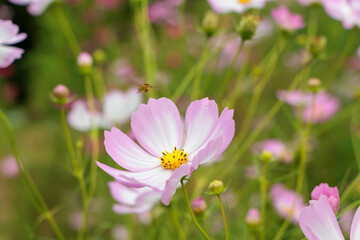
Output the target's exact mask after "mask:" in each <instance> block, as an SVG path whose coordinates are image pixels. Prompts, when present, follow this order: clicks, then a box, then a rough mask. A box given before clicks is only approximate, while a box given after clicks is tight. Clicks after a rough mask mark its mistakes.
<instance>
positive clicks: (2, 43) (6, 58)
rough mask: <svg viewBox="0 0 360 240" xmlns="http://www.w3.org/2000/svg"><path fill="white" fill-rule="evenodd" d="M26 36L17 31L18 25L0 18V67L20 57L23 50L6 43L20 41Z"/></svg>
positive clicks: (7, 65)
mask: <svg viewBox="0 0 360 240" xmlns="http://www.w3.org/2000/svg"><path fill="white" fill-rule="evenodd" d="M26 37H27V35H26V33H19V27H18V26H17V25H16V24H14V23H13V22H12V21H11V20H0V68H6V67H9V66H10V64H12V63H13V62H14V61H15V60H16V59H20V58H21V55H22V54H23V53H24V50H23V49H21V48H17V47H11V46H8V45H9V44H15V43H18V42H21V41H23V40H24V39H25V38H26Z"/></svg>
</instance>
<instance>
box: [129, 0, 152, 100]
mask: <svg viewBox="0 0 360 240" xmlns="http://www.w3.org/2000/svg"><path fill="white" fill-rule="evenodd" d="M132 4H133V7H134V10H135V28H136V31H137V34H138V38H139V41H140V44H141V48H142V50H143V60H144V67H145V75H146V80H147V82H148V83H150V84H151V85H153V84H154V80H155V79H154V78H155V74H156V59H155V52H154V44H153V42H152V41H151V35H150V29H151V26H150V22H149V17H148V0H132ZM151 93H152V94H153V91H151Z"/></svg>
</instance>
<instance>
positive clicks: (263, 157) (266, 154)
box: [260, 150, 273, 162]
mask: <svg viewBox="0 0 360 240" xmlns="http://www.w3.org/2000/svg"><path fill="white" fill-rule="evenodd" d="M260 159H261V160H262V161H264V162H271V161H272V160H273V158H272V153H271V152H269V151H266V150H265V151H263V152H262V153H261V156H260Z"/></svg>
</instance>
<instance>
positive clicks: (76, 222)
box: [69, 211, 94, 231]
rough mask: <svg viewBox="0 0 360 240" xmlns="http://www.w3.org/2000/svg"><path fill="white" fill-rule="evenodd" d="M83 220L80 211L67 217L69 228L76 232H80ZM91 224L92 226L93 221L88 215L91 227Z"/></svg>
mask: <svg viewBox="0 0 360 240" xmlns="http://www.w3.org/2000/svg"><path fill="white" fill-rule="evenodd" d="M83 219H84V218H83V214H82V211H77V212H73V213H72V214H70V216H69V223H70V227H71V228H72V229H74V230H76V231H78V230H80V228H81V225H82V224H83ZM93 224H94V220H93V218H92V217H91V215H90V216H89V225H90V226H91V225H93Z"/></svg>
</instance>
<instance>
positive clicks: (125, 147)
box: [104, 127, 161, 172]
mask: <svg viewBox="0 0 360 240" xmlns="http://www.w3.org/2000/svg"><path fill="white" fill-rule="evenodd" d="M104 144H105V149H106V152H107V153H108V154H109V155H110V157H111V158H112V159H113V160H114V161H115V162H116V163H117V164H119V165H120V166H121V167H123V168H126V169H127V170H130V171H134V172H139V171H144V170H149V169H153V168H155V167H158V166H161V161H160V160H159V159H158V158H156V157H154V156H152V155H150V154H148V153H147V152H145V151H144V150H143V149H141V148H140V147H139V146H138V145H137V144H136V143H135V142H134V141H133V140H131V139H130V138H129V137H128V136H127V135H126V134H125V133H123V132H121V131H120V130H119V129H117V128H115V127H113V128H112V129H111V131H110V132H109V131H105V142H104Z"/></svg>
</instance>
